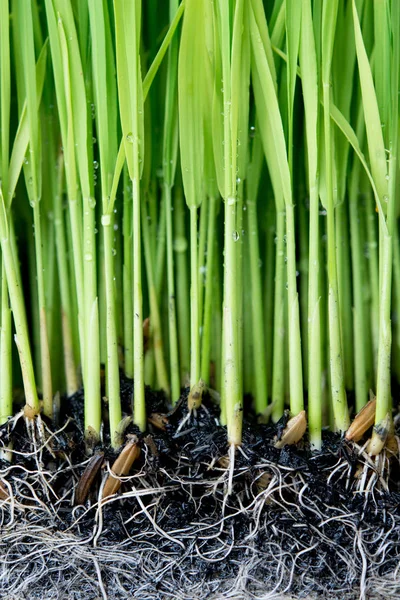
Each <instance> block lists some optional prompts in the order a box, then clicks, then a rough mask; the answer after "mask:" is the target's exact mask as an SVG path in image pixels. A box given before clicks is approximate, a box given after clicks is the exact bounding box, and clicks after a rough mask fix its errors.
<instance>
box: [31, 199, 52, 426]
mask: <svg viewBox="0 0 400 600" xmlns="http://www.w3.org/2000/svg"><path fill="white" fill-rule="evenodd" d="M33 221H34V228H35V254H36V277H37V290H38V302H39V326H40V363H41V368H42V386H43V390H42V392H43V412H44V414H45V415H46V416H47V417H50V418H51V417H52V416H53V389H52V380H51V362H50V349H49V340H48V335H47V313H46V301H45V291H44V275H43V273H44V265H43V244H42V223H41V216H40V202H39V200H38V201H36V202H35V203H34V206H33Z"/></svg>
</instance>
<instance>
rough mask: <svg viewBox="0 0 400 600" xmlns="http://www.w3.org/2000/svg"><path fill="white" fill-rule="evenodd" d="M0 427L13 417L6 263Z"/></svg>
mask: <svg viewBox="0 0 400 600" xmlns="http://www.w3.org/2000/svg"><path fill="white" fill-rule="evenodd" d="M1 262H2V264H1V321H0V324H1V329H0V372H1V377H0V425H2V424H3V423H5V422H6V421H7V419H8V417H11V416H12V352H11V339H12V338H11V310H10V307H9V302H8V288H7V279H6V271H5V267H4V262H3V261H1Z"/></svg>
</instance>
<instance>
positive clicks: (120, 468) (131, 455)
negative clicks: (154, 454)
mask: <svg viewBox="0 0 400 600" xmlns="http://www.w3.org/2000/svg"><path fill="white" fill-rule="evenodd" d="M139 455H140V447H139V445H138V439H137V437H136V436H132V439H131V441H129V442H128V443H127V444H126V445H125V447H124V449H123V450H122V452H121V454H120V455H119V456H118V458H117V459H116V460H115V461H114V464H113V466H112V468H111V471H112V473H113V474H110V475H109V476H108V478H107V481H106V483H105V486H104V490H103V500H104V499H105V498H108V497H109V496H112V495H113V494H116V493H117V492H118V490H119V488H120V487H121V480H120V479H119V477H123V476H124V475H128V473H129V471H130V469H131V467H132V465H133V463H134V462H135V460H136V459H137V458H138V457H139ZM114 474H115V476H114Z"/></svg>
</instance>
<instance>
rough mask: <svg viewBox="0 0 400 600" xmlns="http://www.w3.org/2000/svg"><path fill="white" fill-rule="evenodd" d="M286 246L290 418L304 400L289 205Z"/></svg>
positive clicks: (298, 314) (295, 413)
mask: <svg viewBox="0 0 400 600" xmlns="http://www.w3.org/2000/svg"><path fill="white" fill-rule="evenodd" d="M286 246H287V248H286V249H287V278H288V323H289V374H290V412H291V414H292V416H296V415H298V414H299V413H300V412H301V411H302V410H303V409H304V400H303V369H302V360H301V338H300V310H299V296H298V293H297V283H296V241H295V227H294V206H293V205H291V204H286Z"/></svg>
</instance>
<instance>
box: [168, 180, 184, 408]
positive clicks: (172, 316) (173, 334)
mask: <svg viewBox="0 0 400 600" xmlns="http://www.w3.org/2000/svg"><path fill="white" fill-rule="evenodd" d="M164 194H165V205H166V217H167V218H166V226H167V275H168V325H169V354H170V368H171V400H172V402H173V403H175V402H177V401H178V400H179V396H180V392H181V385H180V376H179V353H178V331H177V321H176V305H175V278H174V252H173V244H174V240H173V234H172V202H171V187H170V186H169V185H168V184H165V185H164Z"/></svg>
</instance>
